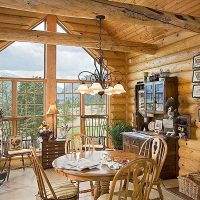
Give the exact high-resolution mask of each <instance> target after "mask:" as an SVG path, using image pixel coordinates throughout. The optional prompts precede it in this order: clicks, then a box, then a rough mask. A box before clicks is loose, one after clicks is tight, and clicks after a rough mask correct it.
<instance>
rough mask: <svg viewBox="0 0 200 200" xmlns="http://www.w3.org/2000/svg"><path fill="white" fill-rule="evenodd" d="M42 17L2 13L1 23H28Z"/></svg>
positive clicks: (0, 15) (0, 16)
mask: <svg viewBox="0 0 200 200" xmlns="http://www.w3.org/2000/svg"><path fill="white" fill-rule="evenodd" d="M39 19H40V18H34V17H23V16H16V15H7V14H1V13H0V23H7V24H20V25H28V24H32V23H36V22H37V21H38V20H39Z"/></svg>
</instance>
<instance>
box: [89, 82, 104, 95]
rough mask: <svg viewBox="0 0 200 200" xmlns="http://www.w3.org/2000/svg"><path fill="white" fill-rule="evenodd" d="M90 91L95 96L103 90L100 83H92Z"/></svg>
mask: <svg viewBox="0 0 200 200" xmlns="http://www.w3.org/2000/svg"><path fill="white" fill-rule="evenodd" d="M90 90H92V91H93V93H95V94H97V93H98V92H100V91H102V90H103V88H102V86H101V84H100V83H93V84H92V86H91V87H90Z"/></svg>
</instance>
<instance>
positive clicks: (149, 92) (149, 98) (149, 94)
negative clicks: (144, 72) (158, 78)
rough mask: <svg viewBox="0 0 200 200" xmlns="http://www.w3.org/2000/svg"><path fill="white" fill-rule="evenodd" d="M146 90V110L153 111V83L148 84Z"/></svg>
mask: <svg viewBox="0 0 200 200" xmlns="http://www.w3.org/2000/svg"><path fill="white" fill-rule="evenodd" d="M145 90H146V91H145V92H146V110H147V111H152V112H153V110H154V98H153V96H154V95H153V83H151V84H146V87H145Z"/></svg>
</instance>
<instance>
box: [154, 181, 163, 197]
mask: <svg viewBox="0 0 200 200" xmlns="http://www.w3.org/2000/svg"><path fill="white" fill-rule="evenodd" d="M156 185H157V188H158V193H159V196H160V199H161V200H164V197H163V193H162V189H161V186H160V182H158V183H157V184H156Z"/></svg>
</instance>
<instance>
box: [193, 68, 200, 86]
mask: <svg viewBox="0 0 200 200" xmlns="http://www.w3.org/2000/svg"><path fill="white" fill-rule="evenodd" d="M192 82H193V83H199V82H200V70H194V71H193V75H192Z"/></svg>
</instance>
